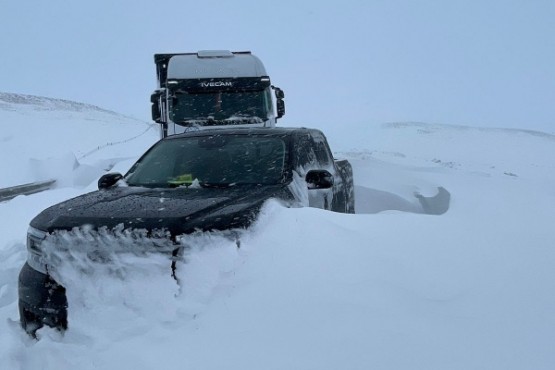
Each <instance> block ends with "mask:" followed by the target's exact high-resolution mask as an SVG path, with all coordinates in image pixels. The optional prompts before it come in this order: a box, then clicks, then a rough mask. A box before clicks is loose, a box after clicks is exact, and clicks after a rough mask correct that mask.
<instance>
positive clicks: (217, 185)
mask: <svg viewBox="0 0 555 370" xmlns="http://www.w3.org/2000/svg"><path fill="white" fill-rule="evenodd" d="M233 185H235V183H219V182H201V183H200V186H202V187H203V188H216V189H224V188H229V187H231V186H233Z"/></svg>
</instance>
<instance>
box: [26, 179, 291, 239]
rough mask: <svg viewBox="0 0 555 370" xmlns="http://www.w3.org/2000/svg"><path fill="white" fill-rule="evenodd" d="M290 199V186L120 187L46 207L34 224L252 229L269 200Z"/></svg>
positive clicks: (51, 226)
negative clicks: (250, 227)
mask: <svg viewBox="0 0 555 370" xmlns="http://www.w3.org/2000/svg"><path fill="white" fill-rule="evenodd" d="M274 197H275V198H279V199H284V200H291V199H292V198H293V197H292V195H291V194H290V192H289V191H288V190H287V185H286V184H282V185H271V186H254V185H248V186H247V185H242V186H231V187H228V188H223V189H222V188H196V189H191V188H175V189H149V188H139V187H118V188H113V189H109V190H100V191H94V192H91V193H88V194H85V195H82V196H79V197H77V198H73V199H70V200H67V201H65V202H62V203H59V204H56V205H54V206H52V207H49V208H47V209H46V210H44V211H43V212H41V213H40V214H39V215H38V216H36V217H35V218H34V219H33V220H32V221H31V226H33V227H35V228H37V229H40V230H44V231H48V232H53V231H54V230H60V229H62V230H70V229H72V228H74V227H80V226H84V225H90V226H93V227H95V228H100V227H108V228H113V227H116V226H118V225H121V224H123V226H124V227H125V228H137V229H147V230H155V229H166V230H168V231H170V232H171V233H172V234H174V235H176V234H182V233H189V232H192V231H194V230H197V229H200V230H225V229H230V228H235V227H246V226H248V225H249V224H250V223H251V222H252V220H253V219H254V217H255V216H256V214H257V212H258V210H259V208H260V206H261V205H262V204H263V203H264V201H266V200H267V199H269V198H274Z"/></svg>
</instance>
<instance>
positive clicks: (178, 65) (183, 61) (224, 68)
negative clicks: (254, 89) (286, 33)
mask: <svg viewBox="0 0 555 370" xmlns="http://www.w3.org/2000/svg"><path fill="white" fill-rule="evenodd" d="M164 56H166V58H168V65H167V78H168V79H190V78H237V77H263V76H267V74H266V69H265V68H264V65H263V64H262V62H261V61H260V59H258V58H257V57H256V56H255V55H253V54H251V52H250V51H243V52H231V51H229V50H201V51H198V52H196V53H180V54H169V55H168V54H158V58H163V57H164ZM156 57H157V56H155V60H156Z"/></svg>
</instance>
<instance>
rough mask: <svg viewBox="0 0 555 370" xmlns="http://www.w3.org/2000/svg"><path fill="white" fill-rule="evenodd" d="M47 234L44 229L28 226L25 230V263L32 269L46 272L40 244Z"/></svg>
mask: <svg viewBox="0 0 555 370" xmlns="http://www.w3.org/2000/svg"><path fill="white" fill-rule="evenodd" d="M46 235H48V234H47V233H46V232H45V231H42V230H39V229H35V228H34V227H31V226H29V230H27V264H28V265H29V266H31V267H32V268H33V269H35V270H37V271H39V272H42V273H43V274H46V273H47V272H48V271H47V269H46V263H45V261H44V255H43V252H42V249H41V244H42V242H43V241H44V239H46Z"/></svg>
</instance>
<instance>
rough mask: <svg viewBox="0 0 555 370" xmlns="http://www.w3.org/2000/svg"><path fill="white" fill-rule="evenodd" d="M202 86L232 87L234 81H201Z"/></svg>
mask: <svg viewBox="0 0 555 370" xmlns="http://www.w3.org/2000/svg"><path fill="white" fill-rule="evenodd" d="M200 86H201V87H222V86H226V87H232V86H233V83H232V82H230V81H227V82H225V81H215V82H201V83H200Z"/></svg>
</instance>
